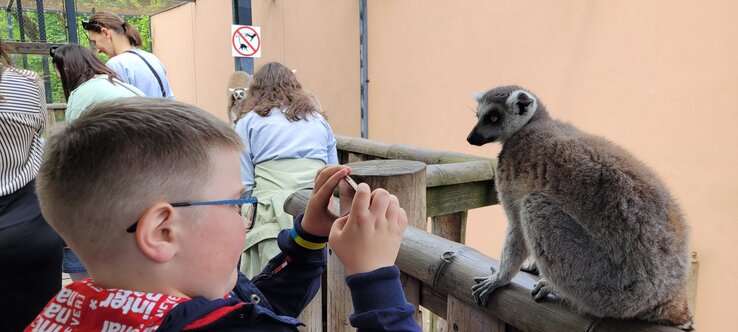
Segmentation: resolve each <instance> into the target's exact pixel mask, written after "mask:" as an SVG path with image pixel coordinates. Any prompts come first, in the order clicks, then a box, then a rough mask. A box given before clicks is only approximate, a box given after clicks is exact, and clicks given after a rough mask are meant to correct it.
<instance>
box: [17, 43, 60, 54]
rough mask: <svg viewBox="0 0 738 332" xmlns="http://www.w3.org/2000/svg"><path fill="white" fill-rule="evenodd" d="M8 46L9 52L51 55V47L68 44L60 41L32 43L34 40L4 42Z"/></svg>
mask: <svg viewBox="0 0 738 332" xmlns="http://www.w3.org/2000/svg"><path fill="white" fill-rule="evenodd" d="M3 44H4V45H5V47H6V48H7V51H8V53H15V54H37V55H49V49H51V47H52V46H62V45H66V44H58V43H32V42H13V41H7V42H3Z"/></svg>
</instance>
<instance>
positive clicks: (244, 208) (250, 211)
mask: <svg viewBox="0 0 738 332" xmlns="http://www.w3.org/2000/svg"><path fill="white" fill-rule="evenodd" d="M170 204H172V207H184V206H196V205H233V207H234V208H235V209H236V211H237V212H238V213H239V214H240V215H241V217H242V218H244V225H245V226H246V230H251V228H252V227H254V221H255V220H256V207H257V206H258V202H257V200H256V197H249V198H241V199H230V200H224V201H207V202H177V203H170ZM136 226H138V221H136V222H135V223H133V225H131V226H130V227H128V228H126V232H127V233H136Z"/></svg>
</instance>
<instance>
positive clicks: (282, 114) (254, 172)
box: [236, 62, 338, 278]
mask: <svg viewBox="0 0 738 332" xmlns="http://www.w3.org/2000/svg"><path fill="white" fill-rule="evenodd" d="M241 109H242V110H245V112H244V113H243V114H241V115H240V119H239V120H238V122H237V123H236V132H238V134H239V135H240V136H241V138H242V139H243V142H244V145H245V146H246V149H245V151H244V153H243V154H242V155H241V182H243V185H244V186H245V187H246V190H247V193H251V192H252V191H253V192H252V195H253V196H254V197H256V198H257V200H258V202H259V203H258V204H259V206H258V208H257V209H256V211H257V216H256V221H255V224H254V227H253V228H252V230H251V231H250V232H249V234H248V235H247V236H246V240H245V241H246V243H245V250H244V257H243V258H242V259H241V262H248V264H243V265H241V271H242V272H243V273H244V274H246V276H248V277H249V278H251V277H253V276H254V275H256V274H258V273H260V272H261V270H262V269H263V268H264V266H265V265H266V263H267V262H268V261H269V260H270V259H271V258H272V257H274V256H275V255H276V254H277V253H279V252H280V250H279V247H278V246H277V234H278V233H279V231H280V230H282V229H286V228H291V227H292V217H291V216H290V215H288V214H286V213H285V212H284V209H283V208H282V206H283V205H284V201H285V200H286V199H287V197H288V196H289V195H291V194H292V193H293V192H295V191H296V190H300V189H305V188H310V187H311V186H312V181H313V178H315V173H316V172H317V171H318V170H319V169H320V168H322V167H323V166H325V165H326V164H337V163H338V157H337V154H336V138H335V137H334V136H333V132H332V131H331V127H330V126H329V125H328V122H327V121H326V119H325V117H324V115H323V112H322V110H321V107H320V104H319V103H318V100H317V98H315V96H313V95H312V94H310V93H309V92H307V91H305V90H304V89H303V88H302V85H301V84H300V82H298V81H297V77H295V74H294V73H293V72H292V71H291V70H290V69H289V68H287V67H285V66H284V65H282V64H280V63H277V62H272V63H267V64H265V65H263V66H262V67H261V68H260V69H259V70H258V71H257V72H256V74H255V75H254V78H253V80H252V81H251V85H250V86H249V93H248V95H247V97H246V99H245V101H244V105H243V106H242V107H241Z"/></svg>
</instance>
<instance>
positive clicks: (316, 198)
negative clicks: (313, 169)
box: [302, 165, 353, 236]
mask: <svg viewBox="0 0 738 332" xmlns="http://www.w3.org/2000/svg"><path fill="white" fill-rule="evenodd" d="M350 173H351V168H349V167H346V166H342V165H329V166H326V167H323V168H322V169H321V170H319V171H318V173H317V174H316V175H315V186H314V187H313V195H312V196H311V197H310V201H308V204H307V207H306V208H305V214H304V216H303V218H302V229H303V230H304V231H306V232H308V233H310V234H312V235H315V236H328V234H330V232H331V226H333V222H334V221H335V220H336V218H338V216H336V215H335V214H334V213H333V212H331V208H332V204H330V203H331V196H332V195H333V190H334V189H336V186H338V185H339V183H340V182H343V181H342V180H343V178H344V177H345V176H346V175H348V174H350ZM339 190H340V195H341V206H342V207H343V206H350V205H351V199H352V198H353V189H351V187H350V186H349V185H348V184H347V183H342V184H341V185H340V186H339ZM342 210H343V209H342Z"/></svg>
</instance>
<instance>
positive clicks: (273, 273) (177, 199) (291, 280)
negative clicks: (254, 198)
mask: <svg viewBox="0 0 738 332" xmlns="http://www.w3.org/2000/svg"><path fill="white" fill-rule="evenodd" d="M242 148H243V147H242V143H241V139H240V138H239V136H238V135H237V134H236V133H235V132H234V131H233V130H232V129H230V128H229V127H228V125H227V124H226V123H225V122H223V121H220V120H219V119H217V118H215V117H214V116H212V115H210V114H208V113H206V112H203V111H201V110H199V109H197V108H196V107H194V106H190V105H187V104H184V103H180V102H175V101H167V100H162V99H146V98H129V99H120V100H116V101H111V102H104V103H100V104H97V105H96V106H94V107H92V109H91V110H90V111H89V112H88V113H86V114H85V115H84V116H82V117H81V118H79V119H78V120H77V121H75V122H74V123H72V124H70V125H69V126H67V127H66V128H64V129H63V130H62V131H61V132H59V133H57V134H55V135H53V136H52V137H51V138H50V139H49V140H48V143H47V146H46V152H45V154H44V160H43V164H42V167H41V170H40V172H39V175H38V180H37V181H38V193H39V198H40V201H41V208H42V211H43V213H44V215H45V216H46V217H47V219H48V221H49V223H50V224H51V225H52V226H53V227H54V228H55V229H56V230H57V231H58V232H59V233H60V234H61V235H62V237H63V238H64V239H65V240H66V241H67V243H68V244H69V245H70V246H71V247H72V249H73V250H74V251H75V252H76V253H77V254H78V255H79V256H80V258H81V259H82V261H84V263H85V265H86V266H87V268H88V271H89V272H90V275H91V276H92V278H91V279H86V280H84V281H80V282H75V283H72V284H70V285H69V286H67V287H65V288H64V289H62V290H61V291H60V292H59V294H57V296H56V297H55V298H54V299H52V300H51V301H50V302H49V304H48V305H47V306H46V308H45V309H44V311H43V312H41V314H39V315H38V317H37V318H36V320H35V321H34V322H33V323H32V324H31V325H30V326H29V327H28V328H27V329H26V331H36V330H39V331H92V330H95V331H155V330H156V331H179V330H195V329H196V330H198V331H235V330H239V331H244V330H247V331H256V330H259V331H261V330H265V331H266V330H268V331H296V326H298V325H300V322H299V321H297V319H295V318H293V317H297V315H298V314H299V313H300V311H302V309H303V308H304V307H305V305H307V304H308V303H309V302H310V300H311V299H312V298H313V296H314V295H315V293H316V291H317V289H318V287H319V285H320V277H321V274H322V273H323V270H324V268H325V264H326V249H325V242H326V241H327V240H329V238H330V240H329V242H330V244H331V247H332V249H333V251H334V252H335V253H336V255H337V256H338V257H339V258H340V259H341V261H342V262H343V264H344V265H345V268H346V271H347V274H348V275H349V277H348V278H347V283H348V285H349V287H350V289H351V291H352V294H353V302H354V307H355V308H356V312H355V313H354V315H352V317H351V323H352V325H354V326H355V327H357V328H359V329H360V330H361V329H367V330H390V329H391V330H414V331H419V330H420V328H419V327H418V325H417V323H416V322H415V321H414V320H413V319H412V314H413V312H414V308H413V306H412V305H411V304H409V303H407V301H406V300H405V297H404V295H403V293H402V289H401V286H400V283H399V277H398V276H399V271H398V269H397V267H396V266H394V265H393V264H394V261H395V259H396V257H397V253H398V251H399V247H400V241H401V239H402V234H403V232H404V229H405V225H406V224H407V216H406V215H405V211H404V210H403V209H402V208H400V207H399V204H398V201H397V198H396V197H394V196H392V195H390V194H389V193H387V191H385V190H382V189H377V190H375V191H373V192H370V189H369V187H368V186H367V185H366V184H361V185H359V187H358V189H357V191H356V193H355V194H354V196H353V201H352V202H350V200H351V194H352V192H351V189H350V187H349V186H348V185H347V184H345V183H344V184H341V185H340V188H339V190H340V191H341V197H343V198H342V203H343V204H342V206H344V209H345V206H347V205H348V204H350V206H351V211H350V213H349V214H348V215H347V216H344V217H341V218H337V217H336V216H335V215H334V214H333V213H331V212H330V211H329V210H328V209H327V206H328V202H329V200H330V197H331V194H332V192H333V190H334V189H335V188H336V186H338V185H339V182H341V179H342V178H344V177H345V176H346V175H347V174H348V173H350V169H349V168H347V167H345V166H340V165H333V166H328V167H326V168H323V169H322V170H321V171H319V172H318V174H317V175H316V179H315V189H314V190H313V197H312V198H311V200H310V202H309V203H308V206H307V209H306V211H305V213H304V215H302V216H299V217H297V218H296V219H295V222H294V228H293V229H292V230H284V231H282V232H281V233H280V234H279V247H280V249H281V250H282V253H281V254H279V255H277V256H276V257H275V258H274V259H272V260H271V261H270V262H269V264H268V265H267V267H266V268H265V270H264V272H263V273H262V274H260V275H258V276H256V277H255V278H254V279H253V280H251V281H249V280H248V279H246V278H245V277H243V275H239V274H238V273H237V270H236V265H237V263H238V259H239V257H240V254H241V250H242V247H243V238H244V236H245V233H246V232H247V226H248V225H245V222H244V221H245V219H244V218H242V217H241V205H240V204H238V203H241V201H238V199H239V197H240V195H241V191H242V187H241V181H240V168H239V167H240V164H239V154H240V152H241V150H242ZM223 200H228V201H227V202H223ZM234 201H235V202H234ZM183 202H184V203H183ZM173 203H177V204H173ZM188 203H192V204H188ZM202 203H204V204H202ZM334 221H335V222H334ZM329 235H330V237H329Z"/></svg>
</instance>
